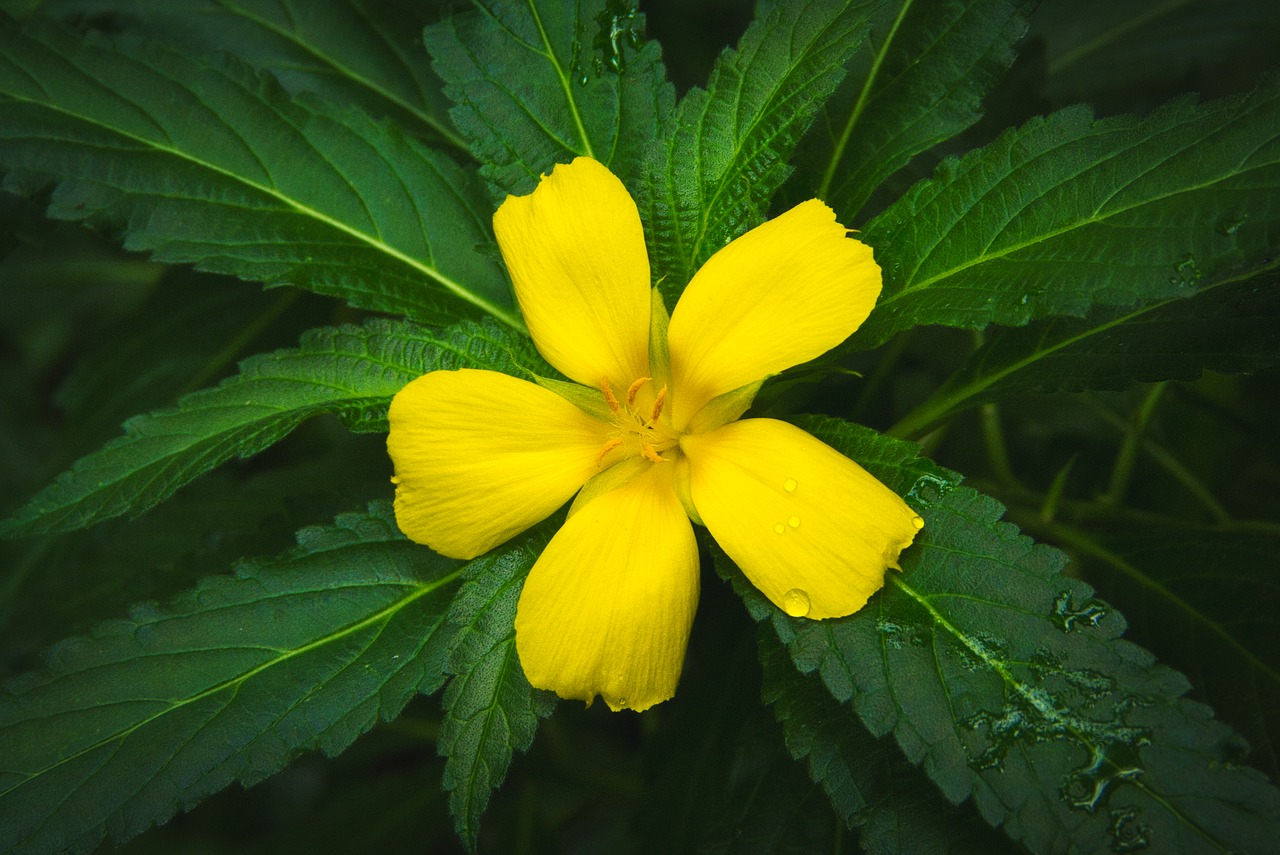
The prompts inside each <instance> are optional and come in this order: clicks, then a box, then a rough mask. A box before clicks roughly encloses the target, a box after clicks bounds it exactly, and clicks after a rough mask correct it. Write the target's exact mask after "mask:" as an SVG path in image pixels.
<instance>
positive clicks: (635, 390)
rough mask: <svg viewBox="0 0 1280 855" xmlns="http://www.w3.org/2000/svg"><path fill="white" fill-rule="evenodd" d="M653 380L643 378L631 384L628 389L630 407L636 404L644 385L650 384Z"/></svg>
mask: <svg viewBox="0 0 1280 855" xmlns="http://www.w3.org/2000/svg"><path fill="white" fill-rule="evenodd" d="M652 379H653V378H652V377H641V378H640V379H639V380H637V381H636V382H634V383H632V384H631V386H630V387H629V388H628V389H627V405H628V406H630V405H631V404H634V403H635V402H636V395H637V394H639V392H640V390H641V389H642V388H643V387H644V384H645V383H648V382H649V381H650V380H652Z"/></svg>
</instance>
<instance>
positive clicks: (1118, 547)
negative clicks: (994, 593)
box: [1046, 525, 1280, 776]
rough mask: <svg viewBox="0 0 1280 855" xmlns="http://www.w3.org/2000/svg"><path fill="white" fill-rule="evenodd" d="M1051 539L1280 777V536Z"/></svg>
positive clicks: (1184, 532)
mask: <svg viewBox="0 0 1280 855" xmlns="http://www.w3.org/2000/svg"><path fill="white" fill-rule="evenodd" d="M1046 534H1048V535H1049V536H1051V537H1055V538H1057V539H1059V540H1060V542H1062V543H1063V544H1064V545H1066V546H1068V547H1070V548H1071V549H1073V550H1074V551H1076V552H1077V553H1079V554H1080V555H1082V556H1083V557H1084V558H1085V559H1086V561H1087V564H1086V566H1087V567H1088V568H1089V570H1090V576H1089V578H1091V579H1096V580H1099V581H1105V583H1106V590H1107V591H1108V595H1109V596H1111V597H1112V599H1114V600H1116V601H1117V602H1121V603H1124V604H1125V606H1126V611H1127V613H1128V614H1129V616H1130V618H1131V619H1132V620H1133V622H1134V623H1135V624H1138V625H1139V626H1140V628H1141V631H1142V635H1143V637H1144V639H1145V640H1147V641H1149V642H1150V643H1151V644H1152V645H1153V646H1154V647H1155V649H1157V650H1159V651H1160V653H1161V655H1162V656H1163V657H1164V658H1166V659H1167V660H1169V661H1170V662H1171V663H1174V664H1176V665H1178V666H1179V667H1181V668H1183V669H1184V670H1185V671H1186V673H1187V676H1188V677H1190V678H1191V681H1192V683H1193V684H1194V685H1195V687H1196V688H1197V689H1198V690H1199V691H1200V693H1201V695H1200V696H1201V697H1203V698H1205V699H1206V700H1210V701H1212V702H1213V704H1214V707H1215V709H1216V710H1217V711H1218V714H1219V715H1221V716H1222V717H1223V718H1224V719H1228V720H1230V721H1231V722H1232V723H1233V724H1234V725H1235V726H1236V727H1238V728H1239V729H1240V731H1241V732H1242V733H1243V734H1244V735H1245V736H1246V737H1247V738H1248V739H1249V742H1250V743H1251V744H1252V746H1253V749H1254V753H1253V754H1252V755H1251V761H1252V762H1253V763H1255V764H1256V765H1257V766H1259V767H1260V768H1262V769H1264V770H1265V771H1267V772H1269V773H1270V774H1271V775H1273V776H1275V775H1278V774H1280V721H1278V720H1277V711H1280V648H1277V646H1276V645H1275V643H1274V641H1275V639H1276V638H1277V637H1278V633H1280V624H1278V623H1277V618H1276V615H1275V613H1274V611H1273V610H1272V609H1271V607H1270V606H1271V604H1272V603H1273V602H1274V599H1275V597H1274V593H1273V592H1274V586H1275V559H1276V555H1277V554H1278V553H1280V536H1277V534H1276V533H1275V532H1267V531H1265V530H1259V531H1250V530H1248V529H1244V528H1240V529H1236V530H1226V529H1224V530H1208V529H1198V528H1194V527H1190V526H1179V527H1172V526H1169V527H1166V526H1147V527H1136V526H1133V527H1130V528H1129V529H1128V530H1127V531H1125V532H1122V533H1119V532H1118V533H1112V534H1107V535H1104V536H1101V537H1098V538H1090V537H1088V536H1082V535H1081V533H1080V532H1077V531H1074V530H1072V529H1069V528H1066V527H1064V526H1063V525H1053V526H1051V527H1049V528H1048V529H1046ZM1140 618H1141V620H1140Z"/></svg>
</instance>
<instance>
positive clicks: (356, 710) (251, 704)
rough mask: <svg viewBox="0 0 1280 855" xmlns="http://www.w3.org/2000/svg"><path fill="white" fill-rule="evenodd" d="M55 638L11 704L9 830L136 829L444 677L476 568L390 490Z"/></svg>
mask: <svg viewBox="0 0 1280 855" xmlns="http://www.w3.org/2000/svg"><path fill="white" fill-rule="evenodd" d="M298 544H299V545H298V547H297V548H296V549H294V550H293V551H291V552H289V553H285V554H284V555H281V556H279V557H277V558H275V559H266V560H258V561H251V562H245V563H243V564H242V565H241V566H240V567H239V568H238V570H237V573H236V575H235V576H220V577H210V578H208V579H206V580H205V581H204V582H203V583H202V584H201V585H200V586H198V587H197V588H196V589H195V590H193V591H191V592H189V593H188V594H186V595H183V596H181V597H178V598H177V599H176V600H174V601H173V602H171V603H169V604H167V605H165V606H162V607H157V606H152V605H143V606H138V607H135V608H134V609H133V611H132V613H131V614H130V616H129V617H128V618H127V619H123V620H117V621H112V622H108V623H105V624H102V625H101V626H99V627H98V628H97V629H96V630H94V632H93V633H92V635H91V636H90V637H88V638H77V639H71V640H68V641H66V642H63V643H62V644H60V645H58V646H57V647H55V648H54V649H53V650H52V651H51V653H50V655H49V661H48V667H47V669H46V670H44V671H41V672H39V673H35V674H32V675H28V676H26V677H23V678H20V679H18V680H16V681H14V682H13V683H11V684H10V685H9V686H8V687H7V691H6V694H5V697H4V700H3V703H2V705H0V734H2V736H0V742H2V743H3V744H4V745H5V751H4V761H3V771H0V848H3V849H4V850H5V851H6V852H52V851H62V850H82V851H83V850H88V849H91V848H93V847H94V846H95V845H96V844H97V843H98V842H99V841H101V840H102V839H103V837H104V835H108V834H109V835H110V836H111V838H112V839H113V840H117V841H119V840H124V839H127V838H129V837H132V836H133V835H135V834H138V833H139V832H141V831H142V830H144V829H145V828H147V827H148V826H150V825H153V824H156V823H160V822H164V821H165V820H167V819H168V818H169V817H171V816H173V815H174V814H175V813H176V812H177V811H179V810H181V809H183V808H186V807H189V806H191V805H193V804H195V803H196V802H198V801H200V800H201V799H202V798H204V797H206V796H208V795H210V794H212V793H214V792H217V791H218V790H220V789H222V788H223V787H225V786H227V785H228V784H230V783H232V782H234V781H239V782H241V783H242V784H245V785H246V786H247V785H251V784H253V783H256V782H257V781H260V780H262V779H264V778H266V777H268V776H269V775H272V774H274V773H275V772H277V771H279V769H280V768H282V767H283V766H284V765H285V764H286V763H287V762H288V761H289V760H291V759H292V758H293V757H295V756H296V755H297V754H298V753H299V752H301V751H305V750H314V749H320V750H321V751H323V752H325V753H326V754H330V755H332V754H336V753H338V752H340V751H342V750H343V749H345V748H346V747H347V746H348V745H350V744H351V741H352V740H354V739H355V738H356V736H358V735H359V734H360V733H362V732H364V731H366V730H368V729H369V728H370V727H371V726H372V725H373V724H374V723H375V722H376V721H377V720H379V719H383V720H386V719H390V718H392V717H394V716H395V715H397V714H398V713H399V712H400V710H401V709H402V708H403V707H404V705H405V703H406V702H408V700H409V699H410V698H411V697H412V696H413V695H414V694H415V693H418V692H432V691H435V690H436V689H438V688H439V687H440V686H441V684H442V683H443V682H444V679H445V658H446V655H447V650H446V646H447V644H448V641H449V639H450V638H451V637H452V635H453V628H452V627H451V626H450V625H449V624H448V622H447V621H446V620H445V613H446V611H447V609H448V604H449V599H450V596H451V594H452V593H453V591H454V589H455V588H456V587H457V581H458V578H459V577H460V576H461V574H462V568H461V567H460V566H459V564H458V562H456V561H452V560H449V559H445V558H441V557H440V556H437V555H435V554H434V553H432V552H431V551H429V550H427V549H425V548H423V547H421V546H418V545H417V544H414V543H410V542H409V541H407V540H405V539H404V537H403V536H402V535H401V534H400V532H399V530H398V529H397V528H396V525H395V521H394V519H393V517H392V514H391V509H390V507H389V506H388V505H386V504H381V505H374V506H371V507H370V510H369V512H368V513H362V514H345V515H342V516H339V517H338V519H337V520H336V521H335V523H334V525H332V526H326V527H318V528H311V529H304V530H302V531H301V532H299V534H298Z"/></svg>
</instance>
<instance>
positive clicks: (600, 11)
mask: <svg viewBox="0 0 1280 855" xmlns="http://www.w3.org/2000/svg"><path fill="white" fill-rule="evenodd" d="M475 5H476V6H477V7H478V8H477V9H476V10H475V11H473V12H471V13H468V14H458V15H454V16H452V17H449V18H446V19H445V20H444V21H441V22H440V23H439V24H435V25H433V26H430V27H427V30H426V33H425V39H426V43H427V49H428V50H429V51H430V52H431V57H432V60H433V61H434V65H435V70H436V72H437V73H438V74H439V75H440V77H441V78H442V79H443V80H444V81H445V84H446V85H445V94H446V95H448V96H449V97H450V98H452V99H453V101H454V103H455V104H456V105H457V106H456V107H454V109H453V110H452V111H451V112H450V115H451V116H452V118H453V120H454V122H455V123H456V124H457V126H458V129H459V130H460V131H461V132H462V134H463V136H464V137H466V139H467V140H468V142H469V143H470V145H471V152H472V154H474V155H475V157H476V158H477V159H478V160H479V161H480V162H481V163H482V164H483V166H482V168H481V171H482V173H483V174H484V176H485V177H486V178H487V179H488V180H489V182H490V184H491V185H492V189H493V191H494V195H495V197H496V198H499V199H500V198H502V197H503V196H505V195H506V194H508V193H511V194H516V195H520V194H524V193H528V192H530V191H531V190H533V188H534V186H535V185H536V184H537V183H538V178H539V177H540V176H541V175H542V174H543V173H547V172H550V171H551V167H552V166H554V165H555V164H557V163H568V162H569V161H570V160H572V159H573V158H575V157H578V156H587V157H593V158H595V159H596V160H598V161H600V162H601V163H603V164H605V165H606V166H608V167H610V168H611V169H612V170H613V171H614V173H616V174H617V175H618V176H619V177H620V178H621V179H622V180H623V182H624V183H627V184H631V183H633V182H634V180H635V179H636V178H637V173H638V168H639V165H640V153H641V151H642V150H643V147H644V146H645V145H646V144H647V143H648V142H649V141H650V140H652V139H653V138H654V135H655V134H656V133H657V129H658V126H659V123H660V122H661V121H662V120H663V119H664V118H665V117H666V115H667V114H668V113H669V112H670V111H671V106H672V103H673V101H674V100H675V99H674V93H673V91H672V88H671V85H670V84H669V83H667V82H666V72H665V70H664V69H663V66H662V59H661V48H660V47H659V46H658V44H657V42H644V41H643V33H644V16H643V15H640V14H638V13H636V12H635V10H634V9H633V8H632V7H631V6H630V5H628V4H627V3H625V2H619V0H579V2H575V3H562V2H548V0H526V2H521V3H516V2H504V0H475Z"/></svg>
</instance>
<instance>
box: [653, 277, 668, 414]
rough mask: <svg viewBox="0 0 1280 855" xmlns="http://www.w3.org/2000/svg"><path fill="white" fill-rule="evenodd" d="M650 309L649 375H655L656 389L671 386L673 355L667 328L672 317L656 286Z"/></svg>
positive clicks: (654, 383)
mask: <svg viewBox="0 0 1280 855" xmlns="http://www.w3.org/2000/svg"><path fill="white" fill-rule="evenodd" d="M651 293H652V300H651V301H650V308H649V373H650V374H652V375H653V385H654V388H655V389H661V388H662V387H664V386H666V387H668V388H669V387H670V386H671V354H670V353H669V352H668V349H667V327H668V326H670V325H671V315H669V314H667V304H666V303H664V302H663V300H662V292H661V291H660V290H658V288H657V287H656V286H655V287H654V288H653V291H652V292H651Z"/></svg>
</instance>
